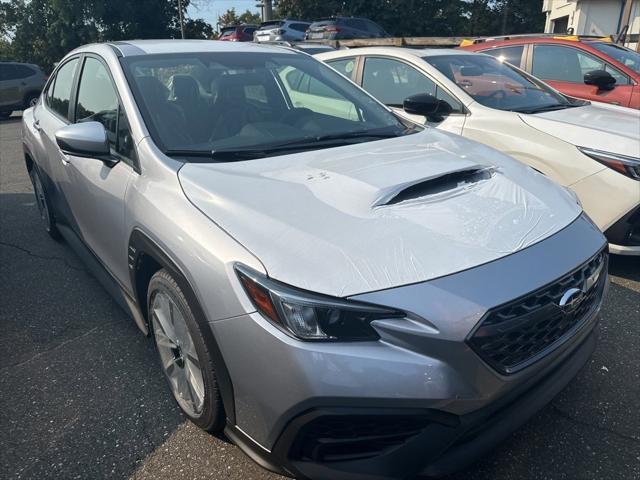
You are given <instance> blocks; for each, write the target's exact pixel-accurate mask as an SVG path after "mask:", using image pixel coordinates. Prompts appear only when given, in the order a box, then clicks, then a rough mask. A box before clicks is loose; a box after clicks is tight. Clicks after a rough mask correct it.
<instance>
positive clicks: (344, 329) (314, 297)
mask: <svg viewBox="0 0 640 480" xmlns="http://www.w3.org/2000/svg"><path fill="white" fill-rule="evenodd" d="M235 269H236V273H237V275H238V278H239V279H240V283H241V284H242V286H243V287H244V290H245V292H247V295H248V296H249V298H250V299H251V301H252V303H253V305H254V306H255V307H256V309H257V310H258V311H259V312H260V313H261V314H262V315H263V316H264V317H265V318H267V319H268V320H270V321H271V322H272V323H273V324H275V325H276V326H277V327H279V328H280V329H282V330H284V331H285V332H286V333H288V334H290V335H293V336H295V337H296V338H299V339H301V340H315V341H362V340H377V339H378V338H379V336H378V334H377V333H376V331H375V329H374V328H373V327H372V326H371V322H372V321H374V320H381V319H387V318H403V317H405V314H404V313H403V312H400V311H397V310H392V309H388V308H384V307H379V306H377V305H370V304H366V303H360V302H353V301H350V300H343V299H341V298H334V297H329V296H325V295H320V294H315V293H311V292H307V291H304V290H298V289H295V288H293V287H290V286H288V285H285V284H283V283H280V282H276V281H275V280H272V279H270V278H267V277H265V276H264V275H262V274H260V273H258V272H255V271H254V270H252V269H250V268H248V267H246V266H244V265H236V267H235Z"/></svg>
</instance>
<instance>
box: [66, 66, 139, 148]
mask: <svg viewBox="0 0 640 480" xmlns="http://www.w3.org/2000/svg"><path fill="white" fill-rule="evenodd" d="M75 120H76V123H80V122H100V123H101V124H102V125H104V128H105V130H106V131H107V137H108V139H109V144H110V146H111V149H112V150H113V151H114V152H116V153H118V154H120V155H122V156H125V157H128V158H133V155H134V149H133V141H132V138H131V131H130V128H129V123H128V120H127V117H126V115H125V113H124V110H123V109H122V106H121V105H120V102H119V100H118V95H117V94H116V90H115V87H114V85H113V82H112V81H111V77H110V76H109V73H108V72H107V69H106V67H105V66H104V65H103V64H102V62H100V61H99V60H97V59H95V58H93V57H87V59H86V60H85V62H84V67H83V69H82V74H81V76H80V84H79V87H78V96H77V102H76V116H75Z"/></svg>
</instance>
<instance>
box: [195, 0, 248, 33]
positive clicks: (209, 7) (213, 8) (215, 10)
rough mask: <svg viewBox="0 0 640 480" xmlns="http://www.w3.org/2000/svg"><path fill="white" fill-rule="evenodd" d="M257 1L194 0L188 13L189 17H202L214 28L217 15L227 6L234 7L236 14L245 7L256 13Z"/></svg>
mask: <svg viewBox="0 0 640 480" xmlns="http://www.w3.org/2000/svg"><path fill="white" fill-rule="evenodd" d="M258 3H260V2H259V1H258V0H196V1H195V2H194V5H190V6H189V10H188V13H189V17H191V18H203V19H204V20H205V21H207V22H208V23H210V24H211V25H213V27H214V28H215V26H216V23H217V22H218V16H219V15H221V14H222V13H224V12H226V11H227V10H228V9H229V8H235V9H236V13H237V14H238V15H240V14H241V13H244V11H245V10H247V9H248V10H250V11H252V12H256V13H258V12H259V9H258V8H257V7H256V4H258Z"/></svg>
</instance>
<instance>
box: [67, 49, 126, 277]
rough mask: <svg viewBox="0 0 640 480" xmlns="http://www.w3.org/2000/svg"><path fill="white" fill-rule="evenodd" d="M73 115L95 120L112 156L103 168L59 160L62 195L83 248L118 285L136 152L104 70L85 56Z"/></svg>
mask: <svg viewBox="0 0 640 480" xmlns="http://www.w3.org/2000/svg"><path fill="white" fill-rule="evenodd" d="M76 88H77V93H76V95H75V96H74V99H73V105H72V112H73V117H72V118H73V121H74V122H75V123H81V122H90V121H95V122H99V123H101V124H102V125H103V126H104V127H105V130H106V132H107V137H108V139H109V145H110V153H111V156H112V157H113V158H115V159H117V160H119V162H118V163H117V164H115V166H111V167H110V166H108V165H107V164H105V163H104V162H102V161H100V160H98V159H92V158H81V157H76V156H73V155H68V156H66V158H65V159H64V160H65V162H64V170H65V173H66V181H65V183H64V184H63V192H64V195H65V196H66V197H67V199H68V201H69V204H70V206H71V209H72V212H73V216H74V218H75V220H76V222H77V228H78V230H79V232H80V234H81V237H82V239H83V240H84V242H85V244H86V245H87V246H88V247H89V248H90V249H91V250H92V251H93V253H94V254H95V255H96V256H97V257H98V258H99V259H100V260H101V262H102V263H103V265H104V266H105V267H106V268H107V269H108V270H109V271H110V272H111V273H112V275H114V276H115V277H116V278H117V279H118V280H120V281H121V282H123V283H124V282H126V281H127V279H128V275H129V274H128V269H127V248H126V241H127V239H126V235H125V232H124V219H125V217H124V215H125V194H126V191H127V187H128V185H129V183H130V181H131V179H132V178H133V177H134V175H137V174H138V173H137V168H138V167H137V160H136V155H135V147H134V145H133V140H132V137H131V130H130V128H129V122H128V119H127V115H126V112H125V111H124V108H123V107H122V102H121V101H120V97H119V95H118V93H117V89H116V87H115V85H114V82H113V80H112V77H111V74H110V72H109V69H108V67H107V65H106V64H105V63H104V62H103V61H102V59H100V58H99V57H96V56H86V57H85V58H84V59H83V65H82V69H81V72H80V75H79V80H78V82H77V87H76Z"/></svg>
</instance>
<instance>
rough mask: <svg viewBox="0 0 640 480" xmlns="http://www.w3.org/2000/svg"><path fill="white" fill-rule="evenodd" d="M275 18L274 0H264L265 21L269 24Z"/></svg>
mask: <svg viewBox="0 0 640 480" xmlns="http://www.w3.org/2000/svg"><path fill="white" fill-rule="evenodd" d="M272 18H273V0H264V19H263V20H264V21H265V22H268V21H269V20H271V19H272Z"/></svg>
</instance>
